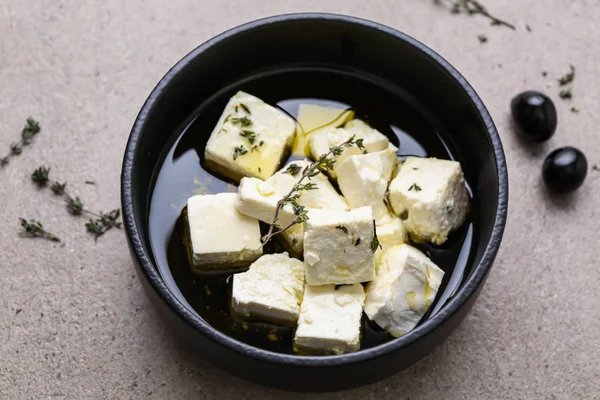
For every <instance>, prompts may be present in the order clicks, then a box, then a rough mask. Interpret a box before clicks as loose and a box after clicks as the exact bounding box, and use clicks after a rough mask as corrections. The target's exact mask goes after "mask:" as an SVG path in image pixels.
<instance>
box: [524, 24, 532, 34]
mask: <svg viewBox="0 0 600 400" xmlns="http://www.w3.org/2000/svg"><path fill="white" fill-rule="evenodd" d="M525 29H527V32H531V27H530V26H529V24H527V25H525Z"/></svg>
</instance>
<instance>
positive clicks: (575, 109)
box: [571, 107, 579, 114]
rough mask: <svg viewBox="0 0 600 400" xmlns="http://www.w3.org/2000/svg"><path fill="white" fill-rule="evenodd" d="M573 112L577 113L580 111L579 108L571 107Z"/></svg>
mask: <svg viewBox="0 0 600 400" xmlns="http://www.w3.org/2000/svg"><path fill="white" fill-rule="evenodd" d="M571 112H572V113H575V114H577V113H578V112H579V108H577V107H571Z"/></svg>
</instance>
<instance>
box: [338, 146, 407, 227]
mask: <svg viewBox="0 0 600 400" xmlns="http://www.w3.org/2000/svg"><path fill="white" fill-rule="evenodd" d="M396 160H397V159H396V147H395V146H393V145H392V144H390V145H389V146H388V148H387V149H385V150H382V151H376V152H374V153H368V154H357V155H352V156H349V157H347V158H346V159H345V160H344V161H342V162H341V163H340V164H339V165H338V166H337V167H336V169H335V173H336V175H337V181H338V185H339V186H340V190H341V191H342V193H343V194H344V197H345V198H346V201H347V202H348V204H350V206H351V207H352V208H358V207H363V206H370V207H371V208H372V209H373V216H374V217H375V220H376V221H379V220H381V219H384V218H386V217H388V215H389V211H388V209H387V206H386V204H385V203H384V201H383V199H384V198H385V192H386V191H387V188H388V184H389V183H390V179H392V173H393V172H394V169H395V168H396V163H397V161H396Z"/></svg>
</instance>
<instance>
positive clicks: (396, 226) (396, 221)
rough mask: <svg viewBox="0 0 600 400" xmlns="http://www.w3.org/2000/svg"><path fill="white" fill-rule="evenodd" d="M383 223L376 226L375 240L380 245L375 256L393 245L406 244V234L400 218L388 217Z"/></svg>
mask: <svg viewBox="0 0 600 400" xmlns="http://www.w3.org/2000/svg"><path fill="white" fill-rule="evenodd" d="M383 221H384V222H383V223H382V224H379V223H378V224H377V239H378V240H379V244H380V245H381V249H380V250H378V251H377V254H380V253H382V252H384V251H385V250H386V249H388V248H390V247H392V246H394V245H397V244H401V243H407V242H408V233H407V232H406V229H404V224H403V223H402V220H401V219H400V218H398V217H394V216H390V218H386V219H384V220H383Z"/></svg>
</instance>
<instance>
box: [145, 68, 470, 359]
mask: <svg viewBox="0 0 600 400" xmlns="http://www.w3.org/2000/svg"><path fill="white" fill-rule="evenodd" d="M238 90H244V91H246V92H248V93H251V94H253V95H255V96H257V97H260V98H262V99H263V100H264V101H265V102H267V103H269V104H272V105H276V106H278V107H279V108H281V109H282V110H284V111H285V112H287V113H288V114H290V115H292V116H293V117H296V116H297V113H298V107H299V105H300V104H307V103H309V104H318V105H323V106H335V107H339V108H342V109H344V108H351V109H352V110H354V111H355V118H360V119H363V120H365V121H366V122H368V123H369V125H371V126H372V127H373V128H375V129H377V130H379V131H380V132H382V133H383V134H385V135H386V136H388V138H389V139H390V140H391V142H392V143H393V144H395V145H396V146H398V147H399V150H398V156H399V157H400V158H402V157H404V156H408V155H415V156H423V157H424V156H427V157H437V158H443V159H455V160H457V161H459V162H460V161H461V160H460V158H459V157H458V153H456V152H455V151H453V146H452V143H451V141H450V140H449V136H448V135H447V134H445V132H444V129H443V127H442V126H440V124H439V123H437V122H436V120H435V118H434V117H433V116H431V115H428V114H427V112H426V111H425V110H423V109H421V108H420V107H419V106H418V104H416V103H415V102H414V101H411V99H410V97H409V96H407V95H406V94H405V93H403V92H402V91H401V90H399V89H395V88H391V87H390V86H387V85H385V83H383V82H379V81H377V80H376V79H369V78H366V77H365V76H364V75H358V74H354V73H352V72H342V71H332V70H327V69H320V68H311V69H308V68H303V69H293V68H290V69H287V70H281V69H279V70H277V71H273V72H263V73H260V74H255V75H252V76H251V77H249V78H247V79H245V80H243V81H240V82H236V83H235V84H232V85H230V86H229V87H227V88H224V89H223V90H222V91H220V92H218V93H217V94H215V95H214V96H212V97H211V98H209V99H207V100H205V101H204V102H202V104H200V105H199V107H198V108H197V110H196V111H195V112H194V113H193V115H191V116H190V117H189V119H188V120H187V121H184V123H183V124H182V126H181V129H180V130H179V131H177V132H174V134H173V137H172V140H171V142H170V146H169V147H168V148H167V149H165V153H164V156H163V162H162V164H161V165H160V167H159V168H158V169H157V171H156V172H155V183H154V187H153V191H152V197H151V201H150V212H149V231H150V241H151V246H152V251H153V257H154V259H155V262H156V265H157V266H158V268H159V271H160V273H161V275H162V277H163V279H164V280H165V283H166V284H167V286H168V287H169V288H170V290H171V291H172V292H173V293H174V294H175V295H176V296H177V297H178V298H179V299H180V301H181V302H182V303H183V304H185V305H186V306H188V307H189V308H190V309H191V310H194V311H195V312H197V313H198V314H199V315H200V316H201V317H202V318H203V319H204V320H205V321H206V322H207V323H209V324H210V325H211V326H213V327H214V328H215V329H218V330H219V331H221V332H223V333H224V334H227V335H229V336H231V337H233V338H235V339H237V340H239V341H242V342H245V343H248V344H250V345H253V346H256V347H260V348H263V349H267V350H271V351H275V352H280V353H288V354H294V351H293V348H292V338H293V329H292V328H289V327H278V326H273V325H268V324H263V323H256V322H246V321H241V320H238V319H237V318H235V317H233V316H232V315H231V314H230V312H229V299H230V292H231V276H221V277H212V278H207V277H200V276H196V275H194V274H193V273H192V271H191V269H190V266H189V262H188V256H187V251H186V244H185V239H184V216H183V210H184V208H185V205H186V202H187V199H188V198H189V197H190V196H193V195H195V194H209V193H220V192H236V191H237V187H236V186H235V183H234V182H231V181H228V180H227V179H225V178H223V177H221V176H218V175H215V174H213V173H211V172H210V171H209V170H207V169H206V168H205V167H204V163H203V155H204V146H205V145H206V142H207V140H208V137H209V136H210V133H211V132H212V130H213V128H214V126H215V124H216V122H217V120H218V118H219V116H220V115H221V112H222V111H223V108H224V107H225V104H226V103H227V101H228V99H229V97H231V96H232V95H233V94H235V92H237V91H238ZM291 158H297V157H296V156H292V157H291ZM469 193H471V191H470V190H469ZM474 207H477V202H476V198H475V199H473V198H471V209H473V208H474ZM263 228H264V226H263ZM476 228H477V227H476V226H474V224H473V222H471V220H470V219H469V218H467V221H466V222H465V223H464V224H463V226H462V227H461V228H460V229H459V230H458V231H456V232H454V233H453V234H451V235H450V237H449V239H448V241H447V242H446V243H444V244H443V245H442V246H435V245H431V244H417V245H416V247H418V248H419V249H420V250H421V251H423V252H424V253H425V254H427V255H428V256H429V257H430V258H431V259H432V260H433V262H435V263H436V264H437V265H438V266H439V267H440V268H441V269H442V270H444V271H445V275H444V280H443V282H442V285H441V287H440V289H439V291H438V294H437V297H436V301H435V302H434V303H433V304H432V306H431V307H430V308H429V310H428V312H427V313H426V314H425V316H424V317H423V319H422V321H424V320H426V319H428V318H430V317H431V316H432V315H434V314H435V313H437V312H438V311H439V310H440V308H441V307H442V306H443V305H444V304H445V303H446V302H447V301H448V300H449V299H450V298H451V297H452V296H453V295H454V293H455V292H456V291H457V290H458V288H459V287H460V284H461V283H462V281H463V279H464V277H465V276H466V275H468V273H469V271H468V264H469V259H470V255H471V248H472V247H473V243H472V240H473V237H474V235H473V231H474V229H476ZM278 251H282V249H281V248H279V247H278V245H277V243H276V242H275V243H271V244H269V245H268V246H267V247H266V248H265V252H266V253H272V252H278ZM362 324H363V335H362V342H361V349H365V348H369V347H374V346H377V345H379V344H381V343H384V342H387V341H389V340H392V339H393V337H392V336H390V335H389V334H388V333H387V332H385V331H384V330H382V329H381V328H379V327H378V326H377V325H376V324H374V323H372V322H370V321H369V320H368V318H367V317H366V316H365V315H364V314H363V320H362Z"/></svg>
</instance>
